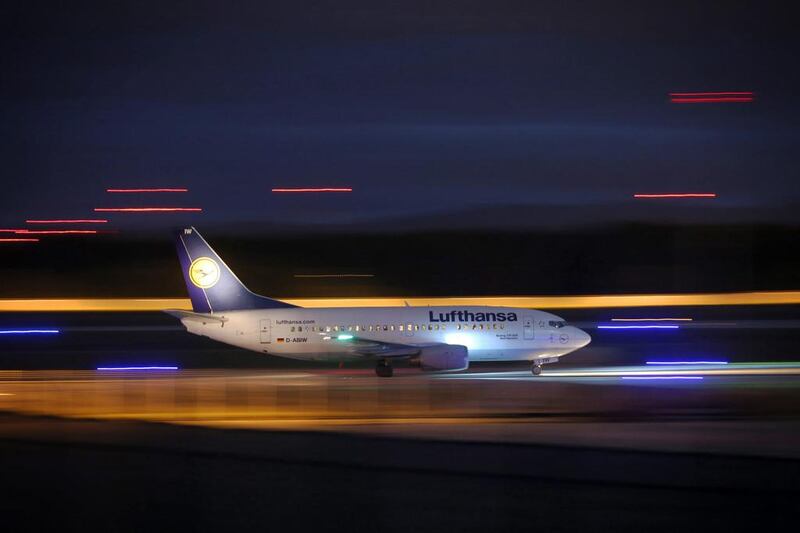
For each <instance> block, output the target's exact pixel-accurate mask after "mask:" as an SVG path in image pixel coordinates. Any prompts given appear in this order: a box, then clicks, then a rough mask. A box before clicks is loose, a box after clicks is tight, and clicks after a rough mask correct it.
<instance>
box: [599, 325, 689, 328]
mask: <svg viewBox="0 0 800 533" xmlns="http://www.w3.org/2000/svg"><path fill="white" fill-rule="evenodd" d="M597 329H680V326H676V325H663V324H659V325H655V324H652V325H647V326H606V325H599V326H597Z"/></svg>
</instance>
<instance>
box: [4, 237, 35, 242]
mask: <svg viewBox="0 0 800 533" xmlns="http://www.w3.org/2000/svg"><path fill="white" fill-rule="evenodd" d="M0 242H39V239H34V238H31V239H14V238H12V239H5V238H0Z"/></svg>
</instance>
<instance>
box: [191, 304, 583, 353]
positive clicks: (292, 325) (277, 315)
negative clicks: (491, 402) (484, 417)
mask: <svg viewBox="0 0 800 533" xmlns="http://www.w3.org/2000/svg"><path fill="white" fill-rule="evenodd" d="M213 316H214V317H215V318H222V319H223V321H222V322H220V321H219V320H209V321H208V322H203V321H202V320H197V319H182V321H183V324H184V325H185V326H186V328H187V329H188V331H189V332H191V333H194V334H196V335H203V336H207V337H210V338H212V339H215V340H217V341H220V342H224V343H226V344H231V345H234V346H238V347H241V348H245V349H247V350H253V351H256V352H260V353H266V354H270V355H278V356H281V357H289V358H293V359H304V360H316V361H342V360H347V359H352V358H355V357H357V356H355V355H354V354H353V353H352V351H351V350H350V349H349V346H350V342H351V341H352V340H353V339H358V340H374V341H380V342H384V343H397V344H404V345H429V344H435V343H445V344H454V345H463V346H466V347H467V349H468V354H469V360H470V361H522V360H525V361H537V360H543V361H544V360H548V359H551V358H557V357H560V356H562V355H565V354H567V353H569V352H572V351H574V350H577V349H578V348H581V347H583V346H585V345H587V344H588V343H589V341H590V340H591V338H590V337H589V335H588V334H587V333H585V332H584V331H582V330H580V329H578V328H576V327H573V326H568V325H566V324H565V323H564V321H563V319H561V318H560V317H558V316H556V315H553V314H551V313H546V312H544V311H536V310H530V309H517V308H511V307H475V306H464V307H366V308H364V307H362V308H317V309H309V308H287V309H264V310H249V311H228V312H222V313H215V314H214V315H213ZM351 336H352V337H351ZM548 362H549V361H548Z"/></svg>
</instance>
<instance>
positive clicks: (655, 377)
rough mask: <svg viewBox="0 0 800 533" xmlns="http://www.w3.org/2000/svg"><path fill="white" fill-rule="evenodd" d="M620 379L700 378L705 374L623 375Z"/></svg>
mask: <svg viewBox="0 0 800 533" xmlns="http://www.w3.org/2000/svg"><path fill="white" fill-rule="evenodd" d="M620 379H641V380H654V379H693V380H700V379H703V376H622V377H620Z"/></svg>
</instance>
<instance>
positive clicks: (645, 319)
mask: <svg viewBox="0 0 800 533" xmlns="http://www.w3.org/2000/svg"><path fill="white" fill-rule="evenodd" d="M611 321H612V322H691V321H692V319H691V318H612V319H611Z"/></svg>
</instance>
